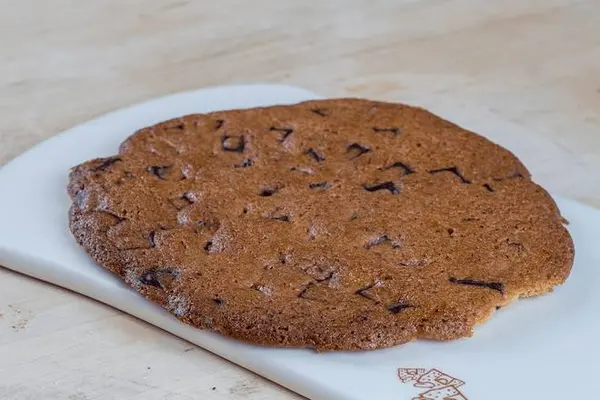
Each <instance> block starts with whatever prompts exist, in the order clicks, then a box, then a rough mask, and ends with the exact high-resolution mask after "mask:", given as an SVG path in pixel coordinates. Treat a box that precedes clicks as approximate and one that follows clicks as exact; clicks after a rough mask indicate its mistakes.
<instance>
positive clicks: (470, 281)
mask: <svg viewBox="0 0 600 400" xmlns="http://www.w3.org/2000/svg"><path fill="white" fill-rule="evenodd" d="M449 281H450V282H451V283H454V284H457V285H468V286H480V287H485V288H488V289H492V290H496V291H498V292H500V293H502V294H504V284H503V283H501V282H484V281H477V280H474V279H458V278H450V279H449Z"/></svg>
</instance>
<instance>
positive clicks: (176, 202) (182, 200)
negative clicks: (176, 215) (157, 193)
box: [169, 192, 195, 210]
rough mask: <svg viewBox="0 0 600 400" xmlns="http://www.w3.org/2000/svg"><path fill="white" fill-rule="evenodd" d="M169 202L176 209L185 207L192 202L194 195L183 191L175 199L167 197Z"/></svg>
mask: <svg viewBox="0 0 600 400" xmlns="http://www.w3.org/2000/svg"><path fill="white" fill-rule="evenodd" d="M169 202H170V203H171V205H172V206H173V207H175V208H176V209H177V210H182V209H184V208H185V207H187V206H189V205H192V204H194V202H195V197H194V196H193V195H192V194H191V193H187V192H186V193H183V194H182V195H181V196H179V197H178V198H175V199H169Z"/></svg>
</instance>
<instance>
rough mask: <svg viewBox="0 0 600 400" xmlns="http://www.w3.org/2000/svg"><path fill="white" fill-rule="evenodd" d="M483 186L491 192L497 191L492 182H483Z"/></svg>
mask: <svg viewBox="0 0 600 400" xmlns="http://www.w3.org/2000/svg"><path fill="white" fill-rule="evenodd" d="M483 187H484V188H485V189H486V190H487V191H488V192H491V193H494V192H495V190H494V188H493V187H492V186H490V184H489V183H484V184H483Z"/></svg>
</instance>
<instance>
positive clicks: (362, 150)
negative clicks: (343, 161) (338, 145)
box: [346, 143, 371, 159]
mask: <svg viewBox="0 0 600 400" xmlns="http://www.w3.org/2000/svg"><path fill="white" fill-rule="evenodd" d="M370 151H371V149H370V148H369V147H367V146H363V145H361V144H359V143H352V144H351V145H349V146H348V147H347V148H346V153H348V154H351V155H352V157H350V159H354V158H357V157H360V156H362V155H363V154H366V153H368V152H370Z"/></svg>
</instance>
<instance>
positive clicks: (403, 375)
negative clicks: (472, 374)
mask: <svg viewBox="0 0 600 400" xmlns="http://www.w3.org/2000/svg"><path fill="white" fill-rule="evenodd" d="M398 377H399V378H400V380H401V381H402V383H412V384H413V386H414V387H416V388H419V389H421V393H419V394H418V396H417V397H413V398H412V399H411V400H468V399H467V396H465V395H464V394H463V393H461V391H460V390H459V389H458V388H459V387H461V386H463V385H464V384H465V382H463V381H461V380H460V379H456V378H454V377H452V376H450V375H447V374H445V373H443V372H442V371H440V370H437V369H435V368H434V369H429V370H427V369H425V368H398Z"/></svg>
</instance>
